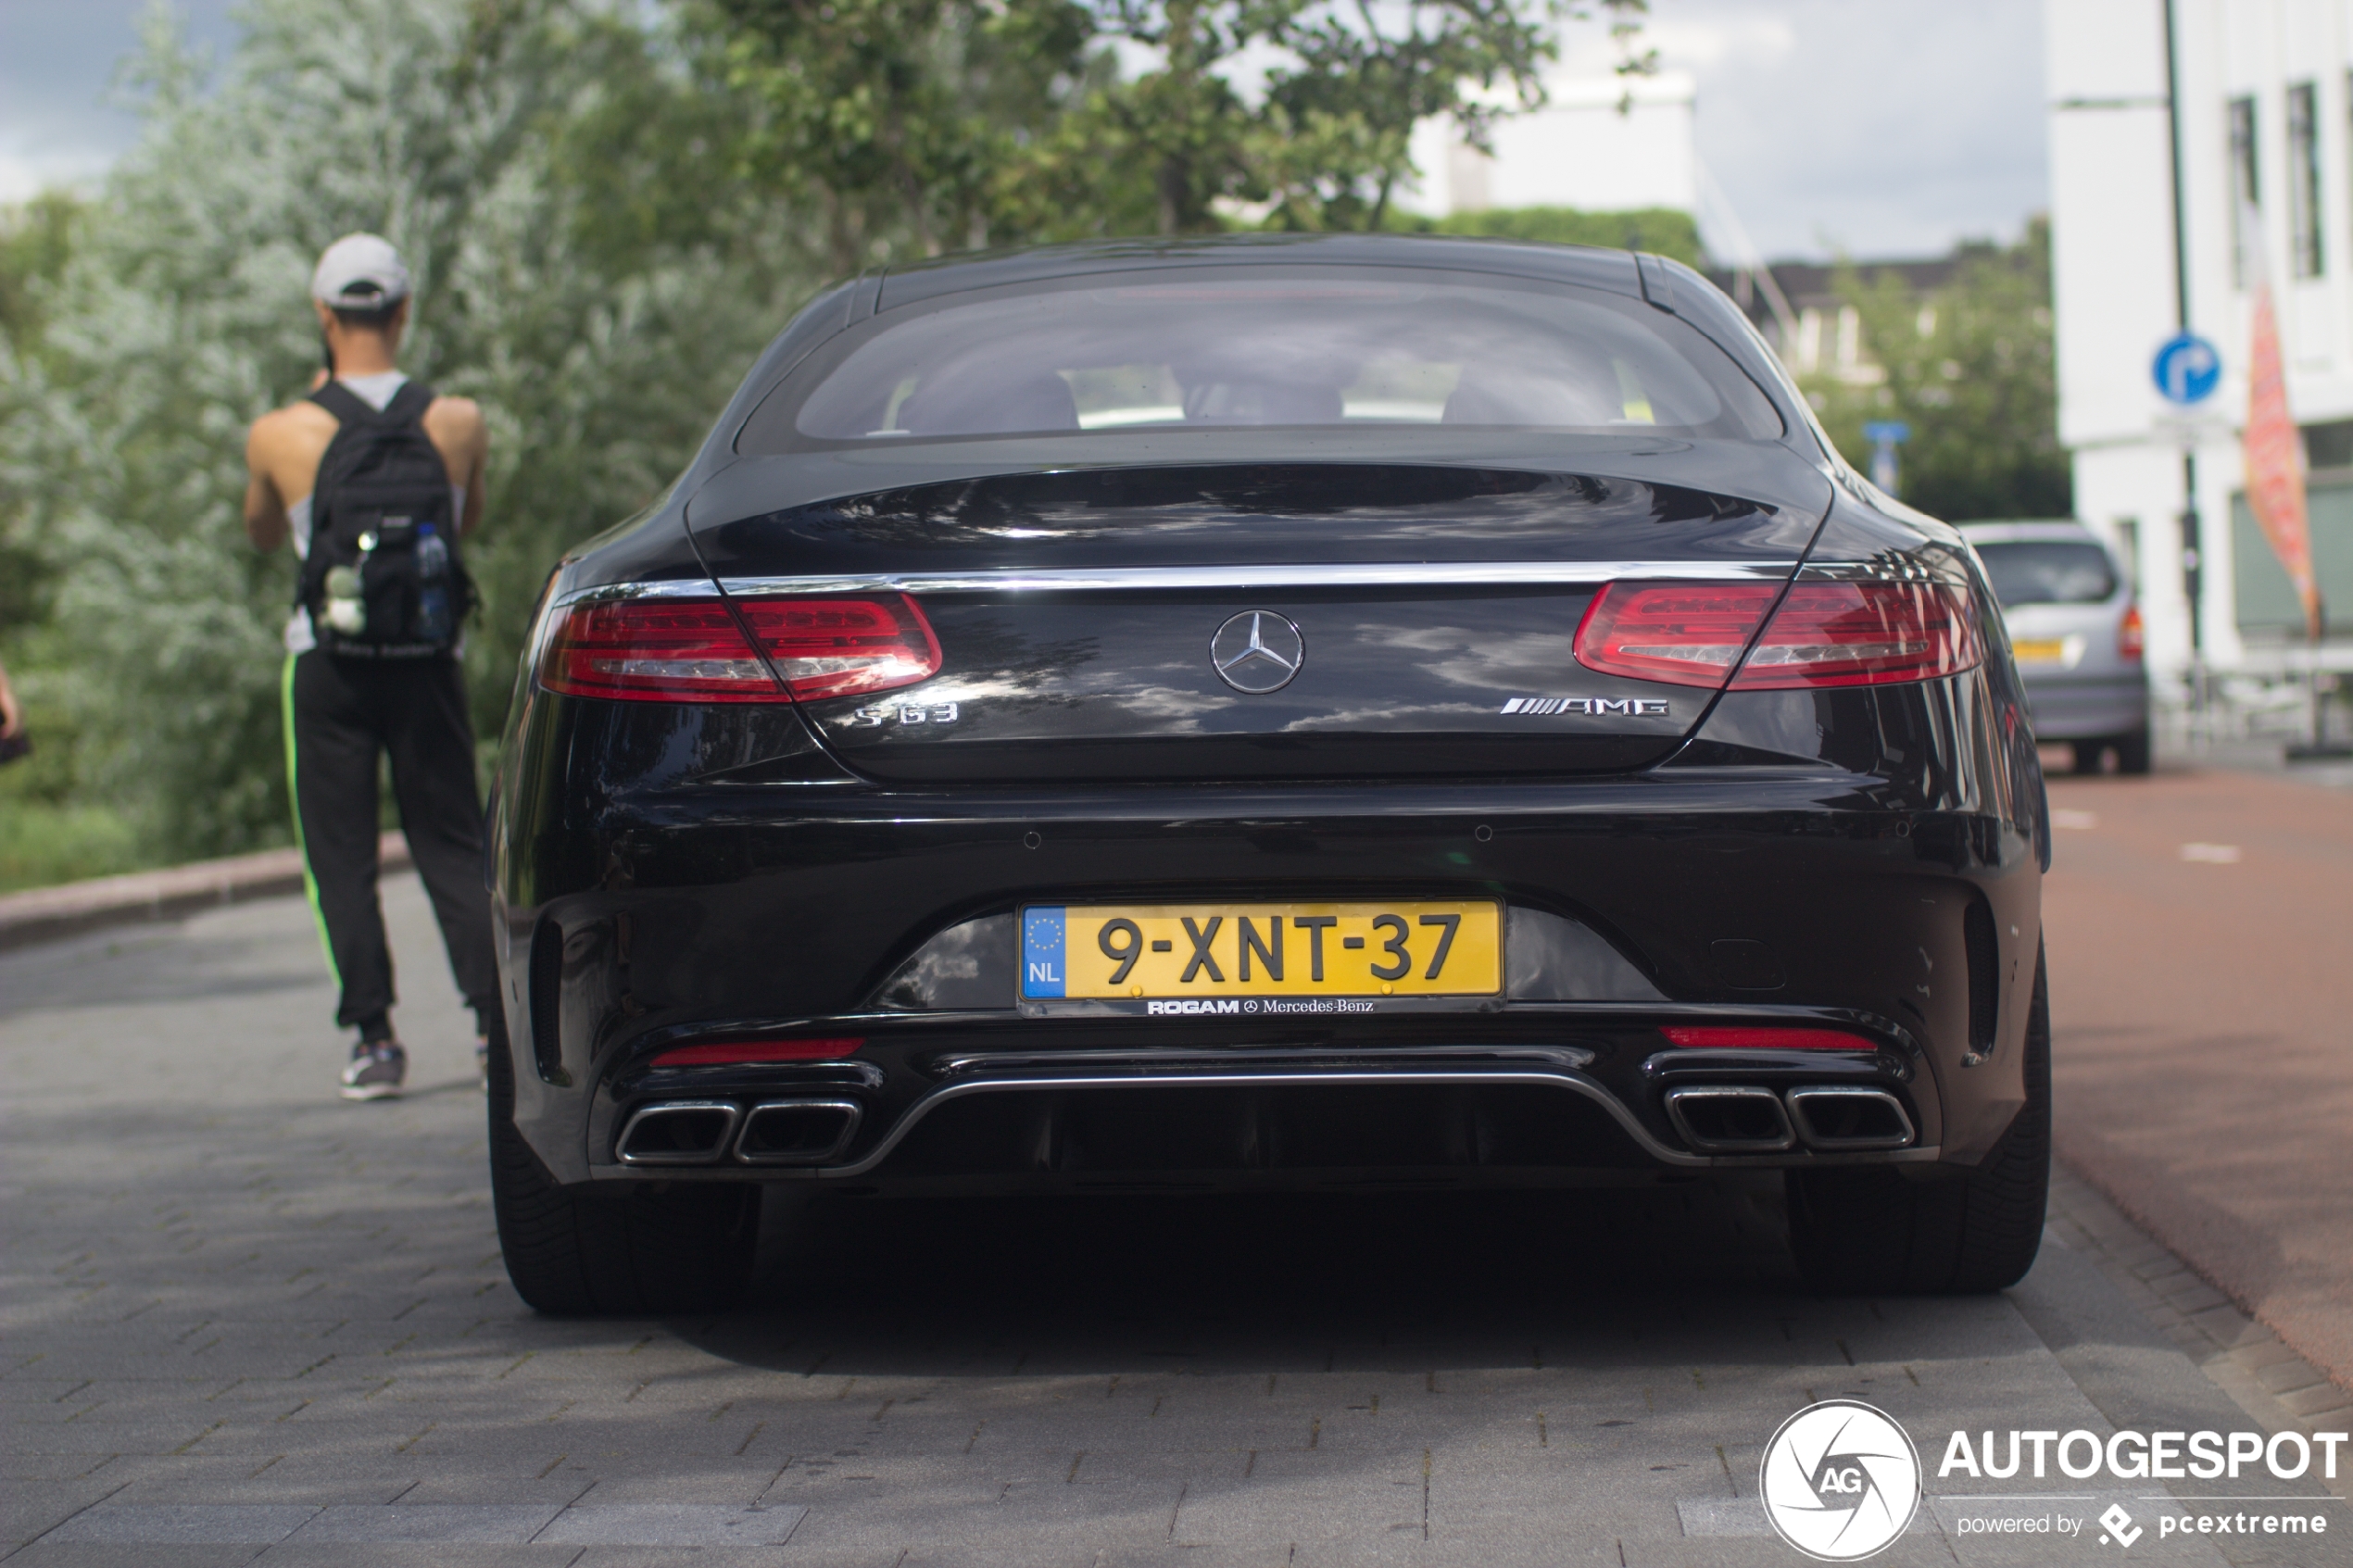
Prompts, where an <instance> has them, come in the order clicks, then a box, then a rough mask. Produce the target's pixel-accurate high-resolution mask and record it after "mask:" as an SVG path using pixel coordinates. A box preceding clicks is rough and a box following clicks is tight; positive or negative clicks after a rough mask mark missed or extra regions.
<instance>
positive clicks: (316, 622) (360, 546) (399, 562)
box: [295, 382, 474, 659]
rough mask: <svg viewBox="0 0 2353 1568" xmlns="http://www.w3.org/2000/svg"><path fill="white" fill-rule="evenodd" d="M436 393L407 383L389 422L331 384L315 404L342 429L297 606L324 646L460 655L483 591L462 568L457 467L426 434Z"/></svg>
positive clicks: (329, 461) (319, 490)
mask: <svg viewBox="0 0 2353 1568" xmlns="http://www.w3.org/2000/svg"><path fill="white" fill-rule="evenodd" d="M433 396H434V395H433V391H432V389H431V388H429V387H425V386H421V385H419V384H418V383H415V382H409V383H406V384H404V385H403V386H402V387H401V389H400V390H399V392H398V393H397V394H396V395H394V397H393V399H392V401H391V402H390V403H388V404H386V405H385V406H384V409H383V410H382V411H381V412H379V411H378V410H377V409H375V408H371V407H370V406H369V405H368V404H367V402H366V401H365V400H363V399H362V398H360V397H359V395H357V394H355V393H353V392H352V391H351V389H350V388H348V387H346V386H343V385H341V384H340V383H335V382H329V383H327V384H326V385H324V386H322V387H321V388H320V389H319V390H318V391H316V392H314V393H312V394H311V395H310V400H311V401H312V402H314V403H316V404H318V405H319V406H320V407H321V408H324V409H326V410H327V412H329V413H331V414H333V415H334V417H335V419H336V420H338V421H339V422H340V428H339V429H337V430H336V432H335V438H334V440H333V441H332V442H330V443H328V445H327V451H326V455H325V456H324V457H322V458H320V459H319V479H318V483H316V485H315V486H314V487H313V488H312V490H311V494H310V553H309V554H308V556H307V557H305V558H304V560H303V564H302V582H301V585H300V587H299V588H298V589H297V590H296V597H295V603H296V606H297V607H298V608H303V609H307V610H308V611H309V612H310V625H311V630H312V632H313V633H314V634H315V635H316V637H317V640H318V645H319V646H321V647H322V648H325V649H327V650H329V651H330V652H333V653H338V654H347V655H351V656H354V657H357V658H362V659H422V658H426V657H430V656H432V655H435V654H442V653H447V652H448V651H449V650H450V649H451V648H452V647H454V646H456V645H457V641H458V633H459V627H460V626H461V625H462V623H463V622H464V621H465V617H466V612H467V611H468V610H471V609H472V608H473V605H474V590H473V583H472V580H471V579H469V578H468V577H467V576H466V569H465V567H464V565H463V564H462V563H460V561H459V558H458V519H457V517H456V515H455V508H454V507H453V505H452V501H453V497H452V496H451V495H450V484H449V466H448V465H447V463H445V462H443V461H442V458H441V451H440V449H439V448H438V447H436V446H434V444H433V438H432V437H430V436H428V435H427V434H426V433H425V427H424V413H425V409H426V408H429V407H430V406H431V405H432V403H433Z"/></svg>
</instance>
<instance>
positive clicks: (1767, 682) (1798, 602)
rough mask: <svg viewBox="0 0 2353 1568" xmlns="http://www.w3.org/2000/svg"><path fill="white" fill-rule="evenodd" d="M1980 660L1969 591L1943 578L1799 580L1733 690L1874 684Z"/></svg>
mask: <svg viewBox="0 0 2353 1568" xmlns="http://www.w3.org/2000/svg"><path fill="white" fill-rule="evenodd" d="M1983 657H1984V653H1983V647H1982V642H1981V639H1980V638H1979V636H1978V634H1977V616H1976V614H1975V612H1974V611H1973V610H1972V609H1971V608H1970V605H1969V596H1968V594H1966V593H1964V592H1963V591H1962V590H1960V589H1958V588H1953V587H1947V586H1946V585H1944V583H1798V584H1796V585H1795V586H1794V587H1793V588H1791V589H1790V591H1789V597H1788V598H1786V599H1783V600H1782V601H1781V608H1780V609H1778V610H1776V611H1774V612H1773V620H1772V623H1771V624H1770V625H1768V626H1767V627H1766V628H1765V635H1764V636H1762V637H1760V638H1759V639H1757V644H1756V649H1755V652H1754V653H1751V654H1750V655H1749V656H1748V659H1747V662H1745V663H1743V665H1742V666H1741V669H1740V673H1739V674H1737V675H1735V676H1733V677H1732V687H1731V689H1732V690H1734V691H1736V692H1738V691H1783V690H1787V689H1789V688H1791V687H1795V686H1875V685H1881V684H1892V683H1894V682H1898V681H1928V680H1933V679H1935V678H1936V677H1937V676H1939V675H1954V674H1958V673H1959V672H1960V671H1964V670H1967V669H1969V668H1971V667H1972V666H1974V665H1975V664H1976V663H1977V661H1978V660H1979V659H1982V658H1983Z"/></svg>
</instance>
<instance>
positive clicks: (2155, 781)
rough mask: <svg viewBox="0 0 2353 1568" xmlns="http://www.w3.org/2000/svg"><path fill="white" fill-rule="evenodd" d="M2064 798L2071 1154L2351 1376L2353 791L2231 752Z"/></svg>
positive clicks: (2064, 1110)
mask: <svg viewBox="0 0 2353 1568" xmlns="http://www.w3.org/2000/svg"><path fill="white" fill-rule="evenodd" d="M2051 804H2052V806H2053V807H2054V808H2055V809H2056V810H2057V822H2059V824H2060V827H2059V831H2058V833H2057V840H2058V842H2057V861H2056V866H2055V871H2054V873H2053V875H2052V876H2051V878H2050V880H2049V882H2048V883H2046V884H2045V892H2044V898H2045V920H2046V924H2047V928H2048V930H2049V932H2050V954H2051V1010H2052V1018H2053V1022H2054V1023H2055V1025H2056V1027H2057V1031H2058V1037H2059V1038H2061V1039H2063V1040H2064V1041H2065V1042H2066V1047H2067V1048H2066V1049H2065V1050H2063V1051H2058V1052H2055V1053H2054V1054H2053V1058H2052V1060H2053V1073H2054V1077H2055V1079H2056V1085H2057V1112H2058V1117H2057V1121H2058V1142H2059V1151H2060V1153H2061V1155H2062V1156H2063V1157H2065V1158H2066V1159H2068V1160H2070V1161H2072V1162H2073V1163H2075V1164H2076V1165H2077V1166H2078V1167H2080V1168H2081V1169H2082V1170H2083V1171H2084V1172H2085V1173H2086V1174H2088V1175H2090V1176H2091V1177H2092V1178H2093V1179H2094V1180H2095V1181H2096V1182H2098V1183H2099V1184H2100V1185H2102V1186H2103V1187H2104V1188H2106V1189H2107V1190H2108V1192H2109V1193H2111V1194H2112V1195H2114V1196H2116V1197H2118V1198H2120V1200H2121V1201H2122V1202H2123V1204H2124V1207H2125V1208H2126V1209H2128V1210H2131V1211H2132V1212H2133V1213H2134V1214H2136V1215H2137V1216H2138V1217H2139V1218H2140V1219H2141V1220H2143V1221H2144V1222H2145V1223H2147V1224H2148V1225H2149V1226H2150V1227H2151V1228H2152V1229H2153V1230H2154V1231H2155V1232H2156V1233H2157V1235H2158V1237H2159V1239H2161V1240H2163V1241H2164V1242H2165V1243H2166V1244H2167V1245H2169V1246H2171V1247H2172V1248H2174V1249H2175V1250H2177V1251H2179V1252H2181V1253H2182V1254H2183V1256H2185V1257H2186V1258H2188V1259H2189V1260H2190V1261H2192V1262H2193V1263H2194V1264H2196V1266H2197V1268H2198V1269H2199V1270H2200V1271H2201V1272H2203V1273H2205V1274H2207V1275H2208V1277H2209V1278H2211V1279H2213V1280H2214V1281H2215V1282H2216V1283H2218V1284H2220V1285H2221V1286H2223V1287H2224V1288H2225V1289H2227V1290H2228V1291H2229V1292H2230V1293H2231V1294H2232V1295H2233V1297H2235V1298H2237V1299H2239V1300H2240V1301H2242V1302H2244V1303H2246V1304H2248V1305H2249V1306H2251V1307H2253V1308H2254V1309H2255V1310H2256V1311H2257V1312H2258V1313H2259V1315H2260V1316H2261V1317H2262V1318H2263V1319H2264V1321H2266V1322H2268V1323H2271V1325H2272V1326H2273V1327H2275V1328H2277V1329H2278V1330H2279V1331H2280V1332H2281V1333H2282V1334H2283V1335H2284V1336H2286V1337H2287V1338H2288V1339H2289V1340H2290V1341H2291V1342H2292V1343H2294V1344H2295V1345H2296V1347H2297V1348H2299V1349H2300V1350H2302V1351H2303V1352H2304V1354H2306V1355H2307V1356H2309V1357H2310V1358H2311V1359H2312V1360H2313V1361H2317V1362H2319V1363H2321V1364H2322V1365H2323V1366H2325V1367H2328V1368H2329V1369H2331V1370H2333V1371H2334V1373H2335V1374H2336V1377H2337V1380H2338V1382H2339V1383H2340V1384H2342V1385H2347V1386H2353V794H2347V793H2345V792H2343V791H2339V790H2330V789H2322V788H2318V787H2315V786H2314V785H2312V784H2305V783H2300V782H2296V781H2293V780H2288V779H2282V778H2276V777H2266V776H2263V775H2260V774H2256V773H2249V772H2233V771H2223V770H2221V769H2216V770H2213V771H2202V772H2181V773H2165V774H2159V775H2158V776H2157V777H2155V778H2149V779H2124V778H2116V777H2109V778H2102V779H2055V780H2053V781H2052V786H2051ZM2310 1397H2311V1399H2314V1400H2333V1401H2334V1403H2336V1404H2337V1405H2338V1406H2339V1407H2340V1408H2341V1407H2342V1406H2343V1405H2344V1404H2345V1403H2346V1402H2347V1396H2346V1394H2345V1392H2344V1389H2343V1388H2342V1387H2340V1388H2336V1389H2327V1388H2322V1389H2316V1390H2313V1391H2312V1393H2311V1396H2310Z"/></svg>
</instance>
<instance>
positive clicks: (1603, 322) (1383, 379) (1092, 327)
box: [736, 267, 1782, 453]
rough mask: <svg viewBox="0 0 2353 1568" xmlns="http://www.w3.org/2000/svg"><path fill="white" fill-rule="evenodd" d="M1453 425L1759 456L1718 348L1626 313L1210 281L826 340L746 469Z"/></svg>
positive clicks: (1584, 300)
mask: <svg viewBox="0 0 2353 1568" xmlns="http://www.w3.org/2000/svg"><path fill="white" fill-rule="evenodd" d="M1441 424H1442V425H1466V426H1485V427H1489V428H1496V427H1502V428H1507V429H1531V430H1532V429H1541V430H1567V431H1619V432H1622V431H1626V430H1629V429H1630V430H1642V431H1654V430H1655V431H1657V432H1659V433H1674V434H1683V435H1709V436H1730V437H1734V438H1740V439H1750V440H1770V439H1773V438H1776V437H1778V436H1779V435H1780V433H1781V429H1782V426H1781V420H1780V415H1779V414H1778V413H1777V412H1776V411H1775V410H1774V408H1773V405H1772V403H1771V402H1770V401H1769V400H1768V398H1767V397H1766V396H1765V395H1764V394H1763V393H1762V392H1760V391H1759V390H1758V389H1757V387H1756V385H1755V383H1753V382H1751V381H1750V380H1749V379H1748V378H1747V376H1745V375H1744V374H1743V373H1742V371H1741V370H1740V369H1739V367H1738V366H1736V365H1735V364H1733V362H1732V361H1731V359H1730V357H1729V356H1727V355H1726V354H1725V353H1724V352H1723V350H1721V349H1720V348H1718V347H1717V346H1716V345H1715V344H1713V343H1712V342H1710V341H1709V340H1708V339H1707V338H1706V337H1705V336H1703V335H1702V334H1701V333H1699V332H1696V331H1694V330H1693V329H1692V327H1690V326H1689V325H1688V324H1686V323H1684V322H1682V321H1680V320H1678V319H1676V318H1675V317H1672V316H1669V315H1667V314H1665V313H1664V312H1661V311H1658V310H1655V309H1653V308H1651V307H1649V306H1647V305H1645V304H1643V303H1642V301H1641V300H1638V299H1631V298H1627V297H1623V296H1620V295H1612V294H1609V293H1606V292H1604V291H1601V290H1593V289H1584V288H1578V287H1574V286H1571V285H1567V284H1560V283H1539V282H1519V281H1516V280H1513V279H1506V278H1492V279H1490V278H1484V277H1477V276H1466V275H1464V274H1460V273H1426V272H1405V273H1400V272H1392V271H1389V270H1373V269H1365V268H1323V269H1314V268H1306V267H1286V268H1279V269H1276V268H1252V269H1239V268H1225V269H1219V270H1216V271H1215V272H1214V273H1209V274H1206V275H1204V274H1201V273H1189V272H1187V273H1171V272H1154V273H1151V274H1149V275H1148V276H1146V277H1145V278H1143V279H1141V280H1139V278H1138V275H1137V274H1134V273H1128V274H1125V275H1122V276H1121V277H1119V278H1117V279H1115V280H1114V279H1086V280H1078V281H1076V282H1069V281H1065V282H1059V283H1056V284H1054V285H1051V286H1047V287H1042V288H1041V287H1032V288H1028V289H1024V290H1021V291H1018V292H1014V291H994V292H991V293H989V294H987V295H979V294H974V295H951V296H949V297H948V298H947V299H945V300H942V301H939V302H937V303H936V304H932V305H930V306H928V307H910V308H908V309H906V310H902V311H892V312H889V313H888V314H887V315H886V316H885V317H883V318H882V319H880V320H876V321H875V322H872V323H868V324H867V325H865V326H862V327H860V328H857V329H854V330H852V331H851V332H846V333H844V334H843V335H842V336H841V337H839V338H837V339H836V340H835V341H834V342H833V343H832V344H830V345H826V348H825V349H823V350H820V351H819V353H818V354H817V355H816V356H813V357H812V361H811V362H809V363H807V364H804V365H803V366H802V367H801V369H800V370H799V371H798V372H797V373H796V374H795V375H794V376H792V377H791V378H790V379H789V380H787V381H786V383H785V384H784V385H783V386H782V387H780V388H778V389H777V392H776V393H775V394H774V395H771V396H770V397H769V398H768V399H767V401H766V402H765V403H763V404H762V405H761V408H760V409H759V410H758V411H757V412H756V413H754V414H753V416H752V418H751V420H750V421H749V423H748V424H747V425H746V426H745V428H744V431H743V433H742V435H741V437H740V438H739V440H738V441H737V444H736V445H737V449H738V450H740V451H744V452H748V453H759V452H776V451H787V450H792V449H795V448H804V447H807V446H810V445H832V444H835V443H839V442H859V443H881V442H889V441H905V440H911V439H913V440H921V439H936V438H948V437H986V436H1005V435H1017V434H1037V433H1072V432H1087V431H1132V430H1143V429H1160V430H1187V429H1195V430H1202V429H1214V428H1218V427H1232V426H1237V425H1260V426H1304V427H1312V428H1331V427H1336V426H1338V427H1364V426H1375V425H1441Z"/></svg>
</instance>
